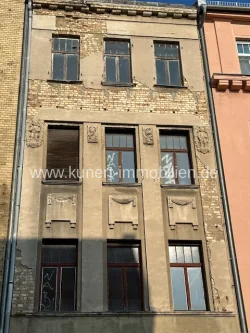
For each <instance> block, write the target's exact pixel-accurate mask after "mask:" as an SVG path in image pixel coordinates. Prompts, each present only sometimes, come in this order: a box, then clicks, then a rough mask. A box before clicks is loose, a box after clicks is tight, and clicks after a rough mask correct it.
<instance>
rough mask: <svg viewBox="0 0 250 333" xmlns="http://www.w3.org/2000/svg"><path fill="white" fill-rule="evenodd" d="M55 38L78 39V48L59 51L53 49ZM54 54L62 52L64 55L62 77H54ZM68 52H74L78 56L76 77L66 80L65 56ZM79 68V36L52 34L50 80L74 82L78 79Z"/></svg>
mask: <svg viewBox="0 0 250 333" xmlns="http://www.w3.org/2000/svg"><path fill="white" fill-rule="evenodd" d="M55 39H67V40H77V41H78V50H77V52H73V51H61V50H60V51H59V50H55V49H54V43H55ZM54 54H63V55H64V67H63V79H60V80H57V79H54V66H53V62H54ZM70 54H76V55H77V56H78V60H77V78H76V79H75V80H67V56H68V55H70ZM79 70H80V38H79V37H77V36H75V37H72V36H61V35H54V36H52V62H51V80H53V81H66V82H74V81H79Z"/></svg>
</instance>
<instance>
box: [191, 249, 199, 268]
mask: <svg viewBox="0 0 250 333" xmlns="http://www.w3.org/2000/svg"><path fill="white" fill-rule="evenodd" d="M192 257H193V263H196V264H197V263H200V262H201V260H200V253H199V248H198V246H192Z"/></svg>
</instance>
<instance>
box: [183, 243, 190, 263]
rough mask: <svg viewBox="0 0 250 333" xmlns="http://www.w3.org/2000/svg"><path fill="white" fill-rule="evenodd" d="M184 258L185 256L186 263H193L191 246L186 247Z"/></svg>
mask: <svg viewBox="0 0 250 333" xmlns="http://www.w3.org/2000/svg"><path fill="white" fill-rule="evenodd" d="M184 256H185V263H186V264H190V263H192V253H191V247H190V246H184Z"/></svg>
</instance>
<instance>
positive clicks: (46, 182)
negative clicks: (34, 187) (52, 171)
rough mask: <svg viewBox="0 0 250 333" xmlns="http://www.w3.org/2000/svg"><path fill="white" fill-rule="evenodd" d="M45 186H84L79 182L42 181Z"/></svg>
mask: <svg viewBox="0 0 250 333" xmlns="http://www.w3.org/2000/svg"><path fill="white" fill-rule="evenodd" d="M42 184H44V185H76V186H80V185H81V184H82V182H81V181H79V180H42Z"/></svg>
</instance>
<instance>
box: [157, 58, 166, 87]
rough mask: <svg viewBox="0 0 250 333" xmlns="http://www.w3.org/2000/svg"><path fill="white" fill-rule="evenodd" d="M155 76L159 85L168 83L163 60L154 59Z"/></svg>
mask: <svg viewBox="0 0 250 333" xmlns="http://www.w3.org/2000/svg"><path fill="white" fill-rule="evenodd" d="M155 64H156V77H157V81H156V82H157V84H161V85H168V84H169V82H168V79H167V74H166V65H165V61H164V60H160V59H156V60H155Z"/></svg>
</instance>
